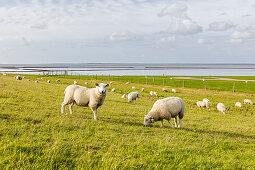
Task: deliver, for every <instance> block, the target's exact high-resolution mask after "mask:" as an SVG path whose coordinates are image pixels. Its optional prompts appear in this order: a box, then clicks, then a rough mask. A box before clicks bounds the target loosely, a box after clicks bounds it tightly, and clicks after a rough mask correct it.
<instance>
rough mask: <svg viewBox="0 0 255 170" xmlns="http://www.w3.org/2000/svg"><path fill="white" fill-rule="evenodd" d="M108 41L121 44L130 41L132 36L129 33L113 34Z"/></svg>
mask: <svg viewBox="0 0 255 170" xmlns="http://www.w3.org/2000/svg"><path fill="white" fill-rule="evenodd" d="M109 39H110V41H115V42H121V41H130V40H132V35H131V34H130V33H129V32H120V33H118V32H114V33H112V34H111V35H110V38H109Z"/></svg>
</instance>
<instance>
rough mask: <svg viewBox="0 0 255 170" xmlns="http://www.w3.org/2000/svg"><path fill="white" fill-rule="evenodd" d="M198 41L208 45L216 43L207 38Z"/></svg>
mask: <svg viewBox="0 0 255 170" xmlns="http://www.w3.org/2000/svg"><path fill="white" fill-rule="evenodd" d="M197 43H198V44H201V45H207V44H214V43H215V41H212V40H206V39H202V38H200V39H198V40H197Z"/></svg>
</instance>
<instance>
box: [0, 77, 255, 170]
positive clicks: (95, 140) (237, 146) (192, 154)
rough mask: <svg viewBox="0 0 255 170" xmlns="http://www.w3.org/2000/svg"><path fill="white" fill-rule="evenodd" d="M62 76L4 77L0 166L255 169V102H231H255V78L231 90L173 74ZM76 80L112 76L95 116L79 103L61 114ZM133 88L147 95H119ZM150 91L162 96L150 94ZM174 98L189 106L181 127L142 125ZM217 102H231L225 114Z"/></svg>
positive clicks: (219, 83)
mask: <svg viewBox="0 0 255 170" xmlns="http://www.w3.org/2000/svg"><path fill="white" fill-rule="evenodd" d="M59 77H60V76H58V77H55V76H54V77H44V78H43V80H41V79H39V81H40V83H35V82H34V81H35V80H36V79H37V78H40V76H37V75H26V79H28V78H29V79H31V80H33V81H31V82H29V81H27V80H26V79H24V80H22V81H17V80H15V78H14V75H8V76H2V75H0V140H1V145H0V169H14V168H17V169H72V168H75V169H92V168H93V169H141V168H143V169H197V168H198V169H214V168H218V169H254V168H255V129H254V128H255V114H254V113H255V105H245V104H243V107H242V108H236V107H235V106H234V105H235V102H237V101H239V102H242V103H243V100H244V99H245V98H247V99H251V100H252V101H255V96H254V95H253V94H252V93H255V84H253V82H248V85H247V86H246V84H245V82H235V83H236V84H235V88H236V91H237V92H236V93H233V92H232V89H233V81H220V80H208V81H207V83H208V89H207V90H205V85H204V83H205V81H201V80H185V88H183V87H182V86H183V80H182V79H180V80H179V79H178V80H177V79H171V77H169V76H164V77H163V76H155V78H153V77H152V76H150V77H148V80H147V82H146V79H145V77H144V76H132V77H131V76H121V77H118V76H115V77H113V76H110V77H109V76H104V77H100V76H97V77H95V76H72V77H71V76H61V77H60V78H59ZM199 78H203V77H199ZM210 78H211V77H208V79H210ZM56 79H60V80H61V81H60V82H59V83H57V82H56ZM95 79H97V80H95ZM102 79H103V81H102ZM163 79H164V83H165V87H166V88H168V89H171V88H175V89H177V93H171V92H168V93H166V92H162V87H163V86H162V82H163ZM206 79H207V78H206ZM236 79H242V77H236ZM243 79H244V80H246V79H249V80H251V79H252V77H245V78H243ZM47 80H51V81H52V83H50V84H49V83H47ZM74 80H76V81H78V83H79V84H80V85H84V82H88V83H89V84H88V85H86V86H88V87H94V85H93V84H94V83H95V82H105V83H107V82H109V81H113V84H112V86H110V87H109V88H108V94H107V97H106V99H105V103H104V105H103V106H101V107H100V108H99V110H98V119H99V120H98V121H94V120H93V113H92V111H91V110H90V109H89V108H84V107H78V106H74V114H73V115H71V114H69V110H68V107H66V114H64V115H61V113H60V108H61V103H62V101H63V98H64V90H65V88H66V87H67V85H70V84H73V81H74ZM117 80H119V81H117ZM127 81H129V82H132V83H131V84H129V85H126V84H125V83H126V82H127ZM239 83H240V84H239ZM132 86H135V87H136V88H137V91H140V90H141V88H145V92H140V95H141V98H140V99H138V100H137V101H136V103H127V99H122V98H121V96H122V94H124V93H126V94H127V93H129V92H131V91H132V89H131V87H132ZM112 88H115V89H116V92H115V93H113V92H110V90H111V89H112ZM213 89H214V90H213ZM151 90H153V91H156V92H158V94H159V97H151V96H150V95H149V92H150V91H151ZM169 96H177V97H181V98H182V99H183V100H184V102H185V104H186V112H185V116H184V118H183V121H182V127H181V128H180V129H173V128H171V127H170V124H169V123H168V122H167V121H165V122H164V127H163V128H160V122H156V123H154V124H153V125H152V126H150V127H143V117H144V115H145V114H147V113H148V111H149V110H150V109H151V107H152V105H153V103H154V102H155V101H156V100H158V99H161V98H164V97H169ZM203 98H208V99H209V100H210V101H211V111H208V110H207V109H201V108H197V107H196V105H195V103H196V101H198V100H202V99H203ZM219 102H223V103H224V104H225V105H226V108H227V114H225V115H224V114H222V113H219V112H218V111H217V110H216V105H217V103H219Z"/></svg>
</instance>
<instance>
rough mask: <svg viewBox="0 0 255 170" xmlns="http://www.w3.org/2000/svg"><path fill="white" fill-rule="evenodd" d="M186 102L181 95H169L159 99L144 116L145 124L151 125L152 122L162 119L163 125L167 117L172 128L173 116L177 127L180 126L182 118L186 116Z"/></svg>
mask: <svg viewBox="0 0 255 170" xmlns="http://www.w3.org/2000/svg"><path fill="white" fill-rule="evenodd" d="M184 112H185V103H184V101H183V100H182V99H181V98H179V97H167V98H164V99H160V100H157V101H156V102H155V103H154V104H153V107H152V109H151V110H150V111H149V113H148V114H147V115H145V117H144V126H149V125H150V123H154V122H156V121H161V127H163V119H166V120H167V121H168V122H169V123H170V125H171V126H172V128H174V125H173V124H172V123H171V118H172V117H173V118H174V122H175V127H178V128H180V127H181V122H182V118H183V117H184ZM177 116H179V125H178V126H177Z"/></svg>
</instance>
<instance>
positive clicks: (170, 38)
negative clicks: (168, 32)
mask: <svg viewBox="0 0 255 170" xmlns="http://www.w3.org/2000/svg"><path fill="white" fill-rule="evenodd" d="M159 42H160V43H169V42H175V37H174V36H168V37H162V38H160V39H159Z"/></svg>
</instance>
